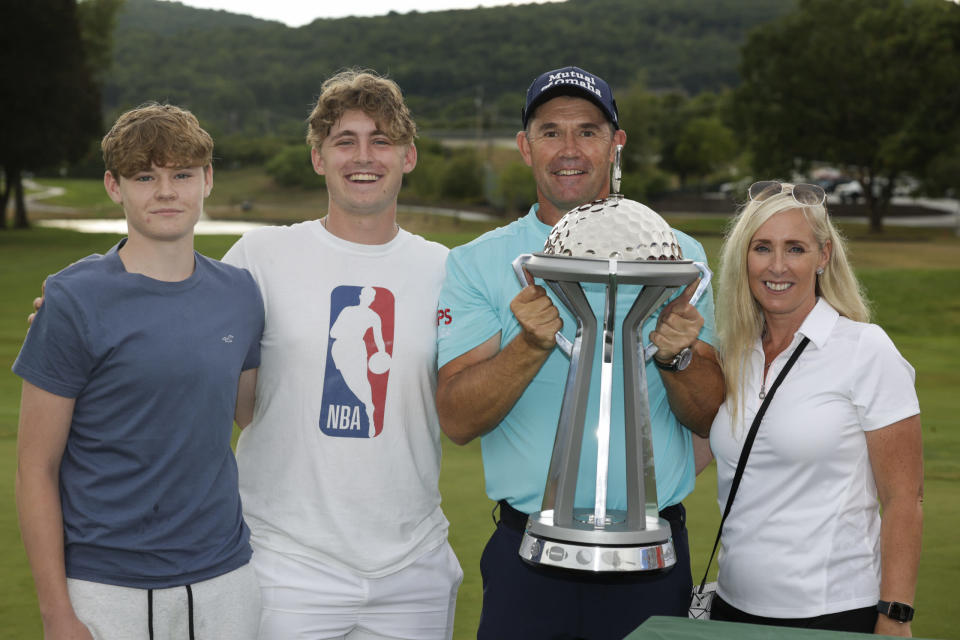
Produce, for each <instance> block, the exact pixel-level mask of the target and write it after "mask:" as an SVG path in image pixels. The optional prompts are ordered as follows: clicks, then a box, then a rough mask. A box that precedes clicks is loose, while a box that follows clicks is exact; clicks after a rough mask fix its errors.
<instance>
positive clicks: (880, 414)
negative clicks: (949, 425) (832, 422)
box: [851, 324, 920, 431]
mask: <svg viewBox="0 0 960 640" xmlns="http://www.w3.org/2000/svg"><path fill="white" fill-rule="evenodd" d="M853 370H854V371H855V372H856V375H855V376H853V389H852V390H851V398H852V402H853V405H854V406H855V407H856V409H857V416H858V417H859V419H860V424H861V426H862V427H863V430H864V431H872V430H874V429H880V428H882V427H886V426H889V425H891V424H894V423H896V422H899V421H900V420H903V419H904V418H909V417H910V416H914V415H917V414H918V413H920V402H919V400H918V399H917V392H916V389H915V388H914V380H915V378H916V376H915V373H914V370H913V367H912V366H910V363H909V362H907V361H906V360H905V359H904V357H903V356H902V355H900V352H899V351H897V348H896V346H894V344H893V341H892V340H890V337H889V336H887V334H886V333H885V332H884V331H883V329H881V328H880V327H878V326H877V325H875V324H871V325H867V326H866V327H865V328H864V330H863V332H861V334H860V340H859V342H858V344H857V350H856V355H855V356H854V368H853Z"/></svg>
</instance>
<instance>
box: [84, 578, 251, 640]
mask: <svg viewBox="0 0 960 640" xmlns="http://www.w3.org/2000/svg"><path fill="white" fill-rule="evenodd" d="M67 589H68V591H69V592H70V602H71V603H72V604H73V610H74V611H75V612H76V614H77V617H78V618H80V621H81V622H83V623H84V624H85V625H87V628H88V629H90V633H92V634H93V637H94V639H95V640H140V639H141V638H142V639H143V640H180V639H181V638H182V639H184V640H187V639H195V640H256V637H257V630H258V628H259V626H260V585H259V584H258V583H257V577H256V574H255V573H254V571H253V568H252V567H251V566H250V565H249V564H247V565H244V566H242V567H240V568H239V569H235V570H234V571H231V572H229V573H225V574H223V575H222V576H217V577H216V578H211V579H209V580H204V581H203V582H197V583H195V584H192V585H188V586H183V587H171V588H169V589H133V588H130V587H117V586H114V585H110V584H101V583H99V582H88V581H86V580H74V579H72V578H68V579H67Z"/></svg>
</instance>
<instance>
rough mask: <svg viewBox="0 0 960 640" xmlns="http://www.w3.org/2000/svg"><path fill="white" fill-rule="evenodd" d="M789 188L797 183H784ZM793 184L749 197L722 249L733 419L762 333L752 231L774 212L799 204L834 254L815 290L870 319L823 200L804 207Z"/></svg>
mask: <svg viewBox="0 0 960 640" xmlns="http://www.w3.org/2000/svg"><path fill="white" fill-rule="evenodd" d="M783 185H784V186H785V187H791V188H792V187H793V185H792V184H790V183H783ZM791 191H792V189H785V190H784V191H783V192H781V193H779V194H777V195H775V196H771V197H769V198H767V199H766V200H763V201H759V202H758V201H755V200H751V201H749V202H748V203H747V204H746V205H745V206H744V207H742V209H741V210H740V212H739V214H738V215H737V216H736V217H734V218H733V220H732V221H731V224H730V227H729V230H728V231H727V234H726V236H725V237H724V240H723V246H722V247H721V249H720V269H719V271H720V273H719V275H718V277H717V304H716V320H717V336H718V338H719V342H720V350H719V351H720V364H721V367H722V369H723V378H724V384H725V386H726V392H727V396H726V397H727V400H726V402H727V406H728V410H729V412H730V415H731V420H732V421H733V422H734V423H735V422H736V416H737V415H738V413H739V412H740V410H741V409H742V402H743V398H742V397H741V389H742V388H743V383H744V379H745V376H746V374H747V372H746V363H747V357H748V355H749V353H750V350H751V349H752V348H753V345H754V344H755V342H756V340H757V339H758V338H759V337H760V336H761V335H762V334H763V330H764V319H763V310H762V309H761V308H760V305H759V304H758V303H757V301H756V300H755V299H754V297H753V294H752V293H751V292H750V283H749V281H748V278H747V252H748V249H749V247H750V241H751V240H752V239H753V236H754V234H755V233H756V232H757V229H759V228H760V227H761V226H762V225H763V224H764V223H765V222H766V221H767V220H769V219H770V218H771V217H773V216H775V215H777V214H778V213H782V212H784V211H790V210H793V209H799V210H801V211H802V212H803V215H804V217H805V218H806V219H807V221H808V222H809V223H810V227H811V228H812V230H813V236H814V238H815V239H816V241H817V244H818V245H819V247H820V248H821V249H823V248H824V247H825V246H826V245H827V244H828V243H829V244H830V245H831V251H830V259H829V261H828V262H827V265H826V266H825V267H824V269H823V273H822V274H821V275H820V276H818V277H817V284H816V295H818V296H821V297H823V298H824V299H825V300H826V301H827V302H828V303H830V305H831V306H832V307H833V308H834V309H836V310H837V311H838V312H839V313H840V315H842V316H846V317H847V318H850V319H851V320H856V321H858V322H868V321H869V320H870V310H869V308H868V306H867V301H866V298H865V296H864V294H863V289H862V287H861V286H860V283H859V281H857V278H856V276H855V275H854V273H853V268H852V267H851V266H850V262H849V261H848V260H847V251H846V242H845V241H844V239H843V236H842V235H841V234H840V232H839V231H838V230H837V228H836V227H835V226H834V225H833V222H831V220H830V216H829V215H828V213H827V209H826V206H825V205H823V204H819V205H815V206H804V205H800V204H798V203H797V201H796V200H794V199H793V195H792V193H791Z"/></svg>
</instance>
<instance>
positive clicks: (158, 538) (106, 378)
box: [13, 241, 263, 588]
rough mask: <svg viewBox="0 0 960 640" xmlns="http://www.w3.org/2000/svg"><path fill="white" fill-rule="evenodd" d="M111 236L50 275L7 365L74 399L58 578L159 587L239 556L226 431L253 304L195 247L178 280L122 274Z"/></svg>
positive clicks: (230, 564)
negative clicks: (190, 265) (189, 270)
mask: <svg viewBox="0 0 960 640" xmlns="http://www.w3.org/2000/svg"><path fill="white" fill-rule="evenodd" d="M123 242H125V241H123ZM123 242H121V243H120V244H118V245H117V246H115V247H114V248H112V249H111V250H110V251H109V252H108V253H107V254H106V255H103V256H90V257H89V258H86V259H84V260H82V261H80V262H78V263H76V264H74V265H71V266H70V267H67V268H66V269H64V270H63V271H61V272H60V273H58V274H57V275H55V276H52V277H50V278H49V279H48V281H47V286H46V295H45V300H44V304H43V307H42V308H41V309H40V312H39V313H38V314H37V316H36V319H35V320H34V322H33V325H32V326H31V327H30V330H29V332H28V333H27V337H26V340H25V341H24V344H23V348H22V349H21V351H20V355H19V356H18V357H17V360H16V362H15V363H14V365H13V371H14V373H16V374H17V375H19V376H20V377H22V378H23V379H24V380H28V381H29V382H31V383H32V384H34V385H36V386H37V387H40V388H41V389H44V390H46V391H49V392H50V393H54V394H56V395H59V396H63V397H66V398H74V399H75V406H74V412H73V419H72V422H71V425H70V432H69V435H68V437H67V443H66V448H65V450H64V453H63V459H62V462H61V465H60V498H61V503H62V508H63V527H64V545H65V563H66V571H67V576H68V577H71V578H77V579H81V580H90V581H93V582H100V583H106V584H113V585H120V586H127V587H137V588H165V587H172V586H178V585H183V584H190V583H194V582H198V581H201V580H206V579H209V578H212V577H215V576H218V575H221V574H223V573H226V572H228V571H232V570H233V569H236V568H238V567H240V566H243V565H244V564H246V563H247V562H248V561H249V559H250V555H251V550H250V544H249V536H250V532H249V530H248V529H247V526H246V524H244V522H243V517H242V515H241V509H240V497H239V493H238V490H237V465H236V460H235V458H234V456H233V452H232V450H231V448H230V438H231V435H232V430H233V414H234V410H235V407H236V399H237V382H238V378H239V376H240V372H241V371H243V370H246V369H251V368H255V367H257V366H259V363H260V335H261V333H262V332H263V302H262V299H261V297H260V291H259V289H258V288H257V285H256V283H255V282H254V281H253V278H252V277H251V276H250V274H249V272H247V271H245V270H242V269H238V268H236V267H231V266H229V265H226V264H223V263H220V262H217V261H215V260H211V259H209V258H206V257H204V256H202V255H200V254H198V253H196V254H195V269H194V273H193V274H192V275H191V276H190V277H189V278H187V279H186V280H184V281H182V282H162V281H159V280H154V279H152V278H148V277H146V276H143V275H140V274H135V273H128V272H127V271H126V270H125V269H124V266H123V263H122V262H121V260H120V257H119V255H118V254H117V249H119V248H120V247H121V246H123Z"/></svg>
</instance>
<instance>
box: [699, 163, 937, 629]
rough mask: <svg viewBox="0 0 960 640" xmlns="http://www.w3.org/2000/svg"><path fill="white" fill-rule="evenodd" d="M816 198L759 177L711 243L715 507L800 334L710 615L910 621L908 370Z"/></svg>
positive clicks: (857, 624) (820, 624)
mask: <svg viewBox="0 0 960 640" xmlns="http://www.w3.org/2000/svg"><path fill="white" fill-rule="evenodd" d="M824 200H825V196H824V192H823V189H821V188H820V187H818V186H816V185H807V184H796V185H793V184H789V183H780V182H772V181H768V182H759V183H756V184H754V185H752V186H751V188H750V201H749V202H748V204H747V205H746V206H745V207H744V208H743V210H742V212H741V213H740V214H739V216H738V218H737V219H736V221H735V223H734V225H733V227H732V228H731V230H730V232H729V233H728V235H727V238H726V240H725V242H724V247H723V249H722V255H721V267H720V275H719V287H718V300H717V315H716V317H717V326H718V328H719V335H720V343H721V349H720V353H721V357H722V365H723V372H724V377H725V379H726V393H727V395H726V401H725V403H724V405H723V406H722V407H721V409H720V412H719V413H718V414H717V417H716V420H715V421H714V423H713V427H712V430H711V434H710V446H711V449H712V450H713V453H714V456H716V458H717V473H718V481H719V482H718V484H719V490H718V493H719V503H720V506H721V507H723V506H725V505H726V501H727V496H728V494H729V491H730V486H731V482H732V479H733V476H734V471H735V469H736V467H737V461H738V460H739V457H740V452H741V450H742V448H743V442H744V437H745V435H746V433H747V431H749V428H750V425H751V423H752V421H753V418H754V416H755V415H756V413H757V410H758V409H759V406H760V404H761V402H762V399H763V398H764V396H765V395H766V393H767V391H768V389H769V387H770V385H771V384H772V383H773V381H774V380H775V379H776V378H777V376H778V375H779V373H780V371H781V369H783V366H784V364H785V363H786V361H787V360H788V359H789V357H790V355H791V354H792V353H793V351H794V349H795V348H796V347H797V345H798V343H799V342H800V341H801V340H802V338H804V337H806V338H809V340H810V341H809V343H808V344H807V346H806V349H805V350H804V351H803V352H802V353H801V355H800V357H799V359H798V360H797V362H796V364H795V365H794V367H793V368H792V369H790V370H789V373H788V374H787V375H786V377H785V378H784V380H783V382H782V384H781V386H780V387H779V390H778V391H777V393H776V395H775V397H773V398H771V401H770V404H769V407H768V410H767V412H766V414H765V415H764V417H763V419H762V422H761V424H760V427H759V431H758V434H757V437H756V440H755V442H754V444H753V448H752V449H751V451H750V454H749V457H748V459H747V462H746V468H745V471H744V474H743V478H742V481H741V484H740V486H739V488H738V490H737V493H736V495H735V498H734V502H733V506H732V509H731V511H730V515H729V517H728V519H727V521H726V523H725V524H724V527H723V535H722V540H721V551H720V556H719V578H718V582H719V585H718V590H717V599H716V600H714V604H713V611H712V617H713V618H714V619H717V620H731V621H737V622H753V623H757V624H776V625H784V626H801V627H812V628H821V629H833V630H846V631H859V632H866V633H872V632H876V633H883V634H887V635H902V636H909V635H910V622H909V620H910V618H912V616H913V608H912V605H913V598H914V592H915V588H916V581H917V565H918V562H919V557H920V535H921V528H922V519H923V515H922V510H921V502H922V495H923V461H922V451H921V438H920V415H919V413H920V408H919V404H918V402H917V395H916V391H915V390H914V371H913V368H912V367H911V366H910V365H909V364H908V363H907V361H906V360H904V359H903V357H902V356H901V355H900V354H899V352H898V351H897V349H896V347H894V345H893V343H892V342H891V341H890V339H889V338H888V337H887V335H886V333H884V332H883V330H882V329H881V328H880V327H878V326H876V325H873V324H868V323H867V321H868V318H869V311H868V309H867V306H866V304H865V302H864V299H863V297H862V295H861V291H860V286H859V283H858V282H857V280H856V277H855V276H854V274H853V271H852V269H851V267H850V265H849V263H848V262H847V258H846V253H845V251H844V245H843V240H842V238H841V237H840V235H839V234H838V233H837V231H836V229H835V228H834V226H833V225H832V223H831V222H830V219H829V217H828V215H827V212H826V207H825V206H824ZM878 498H879V504H878ZM880 506H882V508H883V518H882V519H881V518H880V510H879V508H878V507H880ZM878 611H880V612H881V613H879V614H878Z"/></svg>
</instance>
